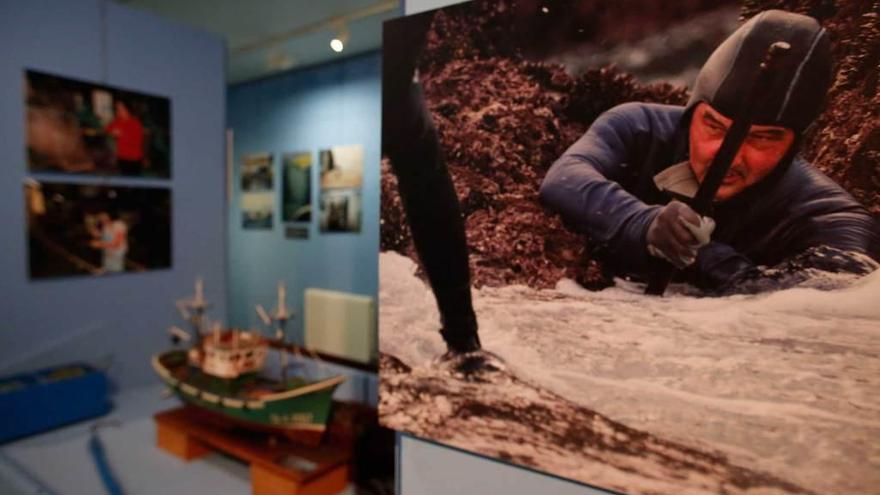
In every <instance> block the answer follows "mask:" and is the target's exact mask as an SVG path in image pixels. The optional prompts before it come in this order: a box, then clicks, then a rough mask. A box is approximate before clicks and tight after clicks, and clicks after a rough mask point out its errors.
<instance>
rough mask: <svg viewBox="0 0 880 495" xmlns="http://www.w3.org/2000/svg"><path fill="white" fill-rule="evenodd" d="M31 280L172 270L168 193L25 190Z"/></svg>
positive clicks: (75, 187) (74, 187)
mask: <svg viewBox="0 0 880 495" xmlns="http://www.w3.org/2000/svg"><path fill="white" fill-rule="evenodd" d="M25 201H26V206H27V215H28V239H29V262H30V263H29V266H30V276H31V278H51V277H64V276H71V275H108V274H117V273H122V272H143V271H147V270H155V269H161V268H169V267H171V194H170V191H169V190H168V189H161V188H136V187H120V186H97V185H87V184H61V183H50V182H36V181H32V182H29V183H27V184H26V185H25Z"/></svg>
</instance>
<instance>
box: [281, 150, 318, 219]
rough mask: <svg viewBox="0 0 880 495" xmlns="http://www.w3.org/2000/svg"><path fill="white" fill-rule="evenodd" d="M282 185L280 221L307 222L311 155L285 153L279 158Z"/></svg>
mask: <svg viewBox="0 0 880 495" xmlns="http://www.w3.org/2000/svg"><path fill="white" fill-rule="evenodd" d="M281 168H282V170H283V172H284V184H283V188H282V190H281V191H282V192H281V196H282V197H281V205H282V206H281V219H282V220H283V221H285V222H308V221H311V219H312V154H311V153H308V152H305V153H285V154H283V155H282V156H281Z"/></svg>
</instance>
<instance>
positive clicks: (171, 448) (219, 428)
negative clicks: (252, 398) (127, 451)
mask: <svg viewBox="0 0 880 495" xmlns="http://www.w3.org/2000/svg"><path fill="white" fill-rule="evenodd" d="M155 420H156V443H157V444H158V446H159V447H160V448H162V449H164V450H165V451H167V452H169V453H171V454H174V455H176V456H177V457H180V458H181V459H183V460H186V461H190V460H192V459H197V458H199V457H203V456H205V455H207V454H209V453H211V452H213V451H218V452H223V453H225V454H227V455H230V456H232V457H235V458H237V459H240V460H242V461H244V462H247V463H249V464H250V466H251V493H252V494H253V495H294V494H295V495H332V494H335V493H338V492H340V491H342V490H343V489H344V488H345V487H346V486H347V485H348V482H349V477H350V468H349V461H350V459H351V447H350V444H349V443H340V442H335V443H327V444H323V445H319V446H317V447H306V446H302V445H297V444H294V443H291V442H289V441H287V440H286V439H283V438H279V437H276V436H272V435H270V434H266V433H260V432H254V431H249V430H243V429H240V428H237V427H235V426H234V425H232V424H231V423H230V424H229V425H228V426H224V425H222V424H220V423H218V422H215V421H210V422H206V421H204V417H203V416H200V415H199V414H198V412H197V411H194V410H192V409H190V408H187V407H179V408H177V409H172V410H169V411H165V412H161V413H159V414H156V416H155Z"/></svg>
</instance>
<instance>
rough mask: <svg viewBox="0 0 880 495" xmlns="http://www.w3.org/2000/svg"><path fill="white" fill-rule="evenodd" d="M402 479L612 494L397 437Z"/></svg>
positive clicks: (438, 489)
mask: <svg viewBox="0 0 880 495" xmlns="http://www.w3.org/2000/svg"><path fill="white" fill-rule="evenodd" d="M456 3H461V2H460V1H455V0H451V1H450V0H406V2H405V11H406V13H407V14H415V13H418V12H422V11H425V10H430V9H436V8H440V7H445V6H447V5H452V4H456ZM397 455H398V459H397V476H398V480H397V482H398V490H397V493H399V494H400V495H416V494H418V495H446V494H449V493H455V494H458V495H483V494H486V493H504V494H507V495H532V494H535V493H548V494H549V493H552V494H554V495H602V494H606V493H609V492H605V491H602V490H597V489H594V488H590V487H587V486H584V485H581V484H578V483H573V482H570V481H567V480H563V479H560V478H557V477H554V476H549V475H545V474H541V473H537V472H535V471H530V470H528V469H523V468H519V467H517V466H514V465H511V464H507V463H504V462H499V461H496V460H493V459H489V458H485V457H481V456H478V455H474V454H470V453H467V452H463V451H461V450H458V449H453V448H450V447H444V446H442V445H439V444H436V443H432V442H426V441H423V440H420V439H418V438H415V437H412V436H409V435H401V434H398V435H397Z"/></svg>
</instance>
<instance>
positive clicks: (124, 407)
mask: <svg viewBox="0 0 880 495" xmlns="http://www.w3.org/2000/svg"><path fill="white" fill-rule="evenodd" d="M162 393H163V387H161V386H149V387H144V388H139V389H134V390H130V391H125V392H122V393H120V394H118V395H117V396H116V397H115V398H114V405H115V407H114V409H113V410H112V411H111V412H110V414H108V415H107V416H105V417H104V418H101V419H102V420H103V421H106V420H116V421H118V422H119V426H118V427H115V426H107V427H104V428H101V429H100V430H99V432H98V435H99V436H100V439H101V441H102V443H103V445H104V450H105V452H106V455H107V459H108V461H109V463H110V467H111V469H112V471H113V473H114V475H115V476H116V478H117V479H118V480H119V482H120V484H121V485H122V489H123V490H124V492H125V494H126V495H139V494H143V495H148V494H149V495H154V494H156V493H162V494H163V495H176V494H180V495H197V494H202V493H204V494H211V495H227V494H228V495H244V494H249V493H250V479H249V470H248V466H247V465H246V464H244V463H241V462H239V461H237V460H235V459H232V458H229V457H226V456H223V455H219V454H211V455H209V456H207V457H205V458H202V459H198V460H195V461H192V462H190V463H185V462H183V461H181V460H179V459H178V458H176V457H173V456H171V455H170V454H166V453H165V452H163V451H161V450H159V449H158V448H157V447H156V440H155V425H154V423H153V419H152V415H153V414H154V413H156V412H158V411H162V410H165V409H170V408H173V407H176V406H177V405H178V402H177V400H176V399H173V398H163V396H162ZM94 423H95V420H89V421H85V422H82V423H77V424H74V425H71V426H67V427H64V428H60V429H57V430H53V431H51V432H47V433H43V434H40V435H37V436H33V437H29V438H26V439H23V440H18V441H16V442H13V443H9V444H5V445H3V446H2V447H0V493H2V494H4V495H7V494H8V495H32V494H42V495H100V494H103V493H108V492H107V490H106V489H105V488H104V486H103V484H102V483H101V479H100V477H99V475H98V472H97V469H96V467H95V464H94V461H93V459H92V456H91V455H90V454H89V451H88V447H87V443H88V440H89V435H90V433H89V430H90V427H91V425H93V424H94ZM343 493H345V494H347V493H353V492H352V491H351V489H348V490H346V491H344V492H343Z"/></svg>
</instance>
